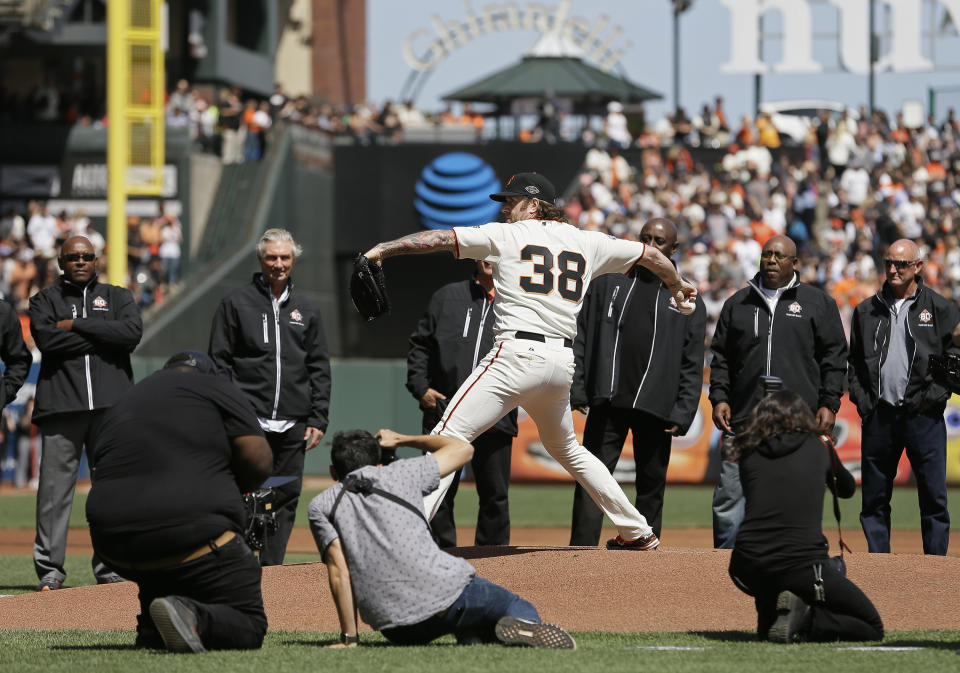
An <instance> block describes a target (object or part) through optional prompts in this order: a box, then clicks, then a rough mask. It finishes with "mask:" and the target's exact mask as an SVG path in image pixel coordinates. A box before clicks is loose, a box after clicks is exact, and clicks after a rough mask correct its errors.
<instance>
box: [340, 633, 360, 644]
mask: <svg viewBox="0 0 960 673" xmlns="http://www.w3.org/2000/svg"><path fill="white" fill-rule="evenodd" d="M340 642H341V643H343V644H344V645H351V644H353V645H359V644H360V634H359V633H355V634H354V635H352V636H348V635H347V634H346V633H344V632H343V631H341V632H340Z"/></svg>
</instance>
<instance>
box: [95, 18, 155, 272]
mask: <svg viewBox="0 0 960 673" xmlns="http://www.w3.org/2000/svg"><path fill="white" fill-rule="evenodd" d="M162 4H163V3H162V0H113V1H112V2H108V3H107V203H108V213H107V275H108V276H109V279H110V283H112V284H114V285H126V284H127V221H126V220H127V218H126V209H127V196H129V195H131V194H136V195H140V196H162V195H163V194H164V184H163V166H164V161H165V157H164V135H165V127H164V110H163V106H164V66H163V49H162V46H161V45H162V38H163V36H162V34H161V25H160V24H161V16H160V10H161V5H162Z"/></svg>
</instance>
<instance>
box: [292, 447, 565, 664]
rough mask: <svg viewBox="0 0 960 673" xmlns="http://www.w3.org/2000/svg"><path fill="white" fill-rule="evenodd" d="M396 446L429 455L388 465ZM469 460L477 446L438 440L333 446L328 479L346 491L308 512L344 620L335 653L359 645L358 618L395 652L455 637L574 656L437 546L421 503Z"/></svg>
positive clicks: (550, 628) (335, 489)
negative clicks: (396, 648)
mask: <svg viewBox="0 0 960 673" xmlns="http://www.w3.org/2000/svg"><path fill="white" fill-rule="evenodd" d="M377 439H379V443H378V442H377ZM397 446H411V447H414V448H417V449H420V450H422V451H426V452H427V455H425V456H420V457H418V458H411V459H407V460H398V461H396V462H392V457H393V451H394V449H395V448H396V447H397ZM381 447H382V449H384V450H383V451H382V449H381ZM381 453H383V454H384V455H383V456H381ZM472 457H473V446H471V445H470V444H467V443H466V442H464V441H461V440H459V439H455V438H453V437H442V436H440V435H417V436H409V435H399V434H397V433H395V432H393V431H392V430H381V431H380V432H379V433H377V438H374V437H373V436H372V435H370V433H369V432H366V431H364V430H351V431H349V432H340V433H337V435H336V436H335V437H334V438H333V448H332V451H331V461H332V462H333V465H332V466H331V467H330V474H331V476H332V477H333V478H334V479H338V480H340V483H339V484H336V485H334V486H332V487H330V488H329V489H327V490H326V491H324V492H323V493H321V494H320V495H318V496H317V497H315V498H314V499H313V500H312V501H311V502H310V508H309V510H308V513H309V518H310V529H311V530H312V532H313V537H314V539H315V540H316V542H317V548H318V549H319V550H320V553H321V554H322V555H323V560H324V563H326V565H327V572H328V574H329V579H330V591H331V593H332V594H333V600H334V603H335V604H336V606H337V614H338V616H339V618H340V629H341V636H340V641H341V642H340V643H337V644H335V645H334V647H337V646H353V645H356V644H357V643H358V640H359V639H358V636H357V614H356V610H359V613H360V616H361V617H363V620H364V621H365V622H366V623H367V624H369V625H370V626H371V627H373V628H374V629H376V630H377V631H380V632H381V633H382V634H383V635H384V637H386V638H387V640H389V641H390V642H392V643H395V644H398V645H422V644H425V643H428V642H430V641H431V640H433V639H435V638H438V637H440V636H442V635H444V634H447V633H453V634H455V635H456V636H457V641H458V642H459V643H461V644H472V643H481V642H496V641H498V640H499V641H500V642H503V643H505V644H524V645H532V646H534V647H548V648H555V649H573V648H575V647H576V645H575V644H574V641H573V638H571V637H570V635H569V634H567V632H566V631H564V630H563V629H561V628H560V627H559V626H554V625H552V624H544V623H542V622H541V621H540V617H539V615H538V614H537V609H536V608H535V607H533V605H531V604H530V603H529V602H527V601H525V600H524V599H522V598H520V597H519V596H517V595H516V594H513V593H511V592H509V591H507V590H506V589H504V588H503V587H500V586H497V585H496V584H493V583H491V582H488V581H487V580H484V579H481V578H479V577H476V570H475V569H474V567H473V566H472V565H470V564H469V563H467V562H466V561H465V560H463V559H461V558H457V557H455V556H451V555H450V554H447V553H446V552H444V551H442V550H441V549H440V547H438V546H437V544H436V542H434V540H433V538H432V536H431V534H430V526H429V524H428V523H427V519H426V517H425V515H424V510H423V497H424V495H426V494H428V493H431V492H433V491H434V490H436V488H437V486H438V484H439V483H440V478H441V477H444V476H446V475H448V474H451V473H452V472H453V471H454V470H459V469H460V468H461V467H463V466H464V465H465V464H466V463H468V462H469V461H470V459H471V458H472ZM386 463H390V464H386ZM354 600H356V605H354Z"/></svg>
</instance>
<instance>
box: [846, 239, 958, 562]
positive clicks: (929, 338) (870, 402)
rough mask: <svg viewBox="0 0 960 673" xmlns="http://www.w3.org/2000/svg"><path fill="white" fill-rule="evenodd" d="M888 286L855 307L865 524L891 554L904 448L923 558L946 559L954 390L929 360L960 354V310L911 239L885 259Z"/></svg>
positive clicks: (854, 386) (854, 369)
mask: <svg viewBox="0 0 960 673" xmlns="http://www.w3.org/2000/svg"><path fill="white" fill-rule="evenodd" d="M883 268H884V273H885V275H886V282H884V284H883V287H882V288H881V290H880V292H878V293H877V294H875V295H874V296H872V297H870V298H869V299H865V300H864V301H863V302H861V303H860V305H858V306H857V308H856V309H854V312H853V322H852V324H851V326H850V360H849V364H850V367H849V379H850V399H851V400H852V401H853V402H854V404H856V405H857V412H858V413H859V414H860V419H861V423H862V432H861V446H860V470H861V477H862V480H863V481H862V485H863V504H862V507H861V510H860V524H861V525H862V526H863V533H864V535H865V536H866V538H867V548H868V549H869V550H870V551H871V552H884V553H888V552H889V551H890V495H891V493H892V490H893V479H894V477H895V476H896V474H897V464H898V463H899V462H900V456H901V455H902V454H903V451H904V449H906V451H907V458H908V459H909V460H910V467H911V469H912V470H913V474H914V477H915V478H916V480H917V491H918V494H919V502H920V531H921V535H922V537H923V551H924V553H925V554H938V555H941V556H942V555H945V554H946V553H947V544H948V542H949V538H950V514H949V512H948V511H947V485H946V450H947V430H946V425H945V424H944V420H943V411H944V408H945V407H946V404H947V399H948V398H949V397H950V392H949V391H948V390H947V389H946V388H944V387H942V386H940V385H938V384H937V383H935V382H934V381H933V378H932V377H931V375H930V372H929V370H928V368H927V363H928V361H929V358H930V355H932V354H937V355H939V354H943V353H944V352H946V351H954V352H956V351H958V350H960V349H958V348H957V346H955V345H954V344H953V341H952V336H953V330H954V328H955V327H957V324H958V323H960V309H958V308H957V306H956V305H955V304H954V303H953V302H951V301H949V300H947V299H944V298H943V297H941V296H940V295H939V294H937V293H936V292H934V291H933V290H931V289H930V288H928V287H926V286H925V285H924V284H923V280H922V279H921V276H920V272H921V270H922V269H923V260H921V259H920V251H919V249H918V248H917V245H916V244H915V243H914V242H913V241H910V240H907V239H900V240H898V241H894V242H893V244H891V245H890V248H889V249H888V250H887V254H886V257H885V258H884V260H883Z"/></svg>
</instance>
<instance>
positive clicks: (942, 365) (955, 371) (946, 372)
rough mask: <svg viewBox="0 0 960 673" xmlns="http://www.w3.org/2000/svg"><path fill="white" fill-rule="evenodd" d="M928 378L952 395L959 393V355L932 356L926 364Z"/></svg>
mask: <svg viewBox="0 0 960 673" xmlns="http://www.w3.org/2000/svg"><path fill="white" fill-rule="evenodd" d="M927 369H928V370H930V376H932V377H933V380H934V381H935V382H936V383H939V384H940V385H941V386H943V387H944V388H946V389H947V390H949V391H950V392H952V393H960V355H958V354H957V353H944V354H943V355H936V354H933V355H931V356H930V360H929V361H928V363H927Z"/></svg>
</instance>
